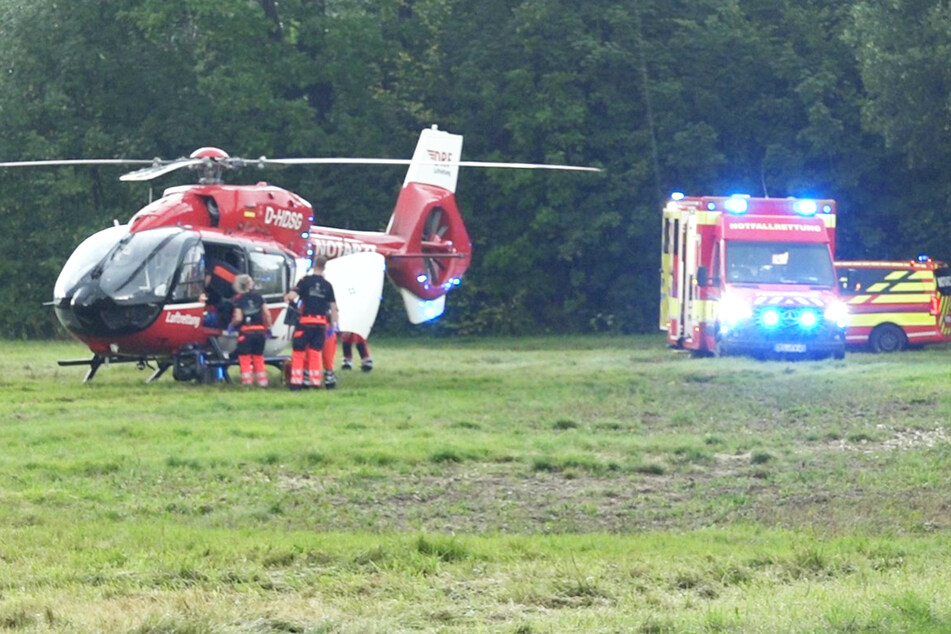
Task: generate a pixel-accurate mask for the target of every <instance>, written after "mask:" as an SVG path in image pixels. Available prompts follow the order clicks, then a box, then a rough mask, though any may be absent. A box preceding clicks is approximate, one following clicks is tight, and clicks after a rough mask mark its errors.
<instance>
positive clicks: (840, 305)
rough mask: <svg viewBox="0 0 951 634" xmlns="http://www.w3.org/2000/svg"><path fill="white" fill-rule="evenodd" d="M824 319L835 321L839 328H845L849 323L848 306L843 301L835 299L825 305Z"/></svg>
mask: <svg viewBox="0 0 951 634" xmlns="http://www.w3.org/2000/svg"><path fill="white" fill-rule="evenodd" d="M823 316H824V317H825V319H826V321H831V322H833V323H835V325H836V326H838V327H839V328H845V327H846V326H847V325H848V323H849V307H848V306H847V305H846V303H845V302H842V301H839V300H836V301H834V302H832V303H831V304H829V305H828V306H826V312H825V315H823Z"/></svg>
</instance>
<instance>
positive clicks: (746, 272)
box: [660, 193, 848, 359]
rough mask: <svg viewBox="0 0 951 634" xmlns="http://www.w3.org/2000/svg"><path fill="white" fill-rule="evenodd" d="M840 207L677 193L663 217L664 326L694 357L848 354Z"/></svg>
mask: <svg viewBox="0 0 951 634" xmlns="http://www.w3.org/2000/svg"><path fill="white" fill-rule="evenodd" d="M834 254H835V201H834V200H808V199H797V198H751V197H748V196H685V195H683V194H679V193H675V194H673V195H672V196H671V198H670V200H668V201H667V204H666V205H665V206H664V210H663V243H662V246H661V270H660V273H661V280H660V296H661V303H660V328H661V330H665V331H666V332H667V342H668V344H669V345H670V346H672V347H674V348H681V349H684V350H689V351H690V352H691V353H692V354H694V355H708V354H712V355H722V354H752V355H755V356H760V357H769V356H777V355H778V356H782V357H790V356H792V357H810V358H815V357H826V356H833V357H835V358H839V359H841V358H842V357H844V356H845V328H846V319H847V317H848V310H847V307H846V306H845V304H844V303H843V302H842V301H841V299H840V297H839V287H838V285H837V284H836V274H835V269H834V267H833V257H834Z"/></svg>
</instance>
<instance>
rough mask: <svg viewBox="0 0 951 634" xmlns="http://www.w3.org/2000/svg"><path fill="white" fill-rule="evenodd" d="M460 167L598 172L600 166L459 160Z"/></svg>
mask: <svg viewBox="0 0 951 634" xmlns="http://www.w3.org/2000/svg"><path fill="white" fill-rule="evenodd" d="M456 165H459V166H460V167H489V168H492V167H497V168H501V169H514V170H567V171H572V172H600V171H601V168H600V167H584V166H581V165H553V164H551V163H495V162H493V161H460V162H459V163H456Z"/></svg>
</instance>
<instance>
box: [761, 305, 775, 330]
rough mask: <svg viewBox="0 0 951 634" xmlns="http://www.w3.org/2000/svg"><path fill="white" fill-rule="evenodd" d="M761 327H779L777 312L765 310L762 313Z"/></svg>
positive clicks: (769, 309)
mask: <svg viewBox="0 0 951 634" xmlns="http://www.w3.org/2000/svg"><path fill="white" fill-rule="evenodd" d="M762 319H763V325H764V326H766V327H767V328H775V327H776V326H778V325H779V311H778V310H776V309H775V308H767V309H766V310H764V311H763V318H762Z"/></svg>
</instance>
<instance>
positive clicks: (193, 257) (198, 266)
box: [172, 242, 205, 302]
mask: <svg viewBox="0 0 951 634" xmlns="http://www.w3.org/2000/svg"><path fill="white" fill-rule="evenodd" d="M204 288H205V249H204V247H202V245H201V243H200V242H199V243H198V244H195V245H194V246H192V247H190V248H189V249H188V250H187V251H186V252H185V257H184V258H182V265H181V268H180V269H179V271H178V278H177V280H176V283H175V287H174V289H173V290H172V301H173V302H197V301H198V296H199V295H201V292H202V291H203V290H204Z"/></svg>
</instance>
